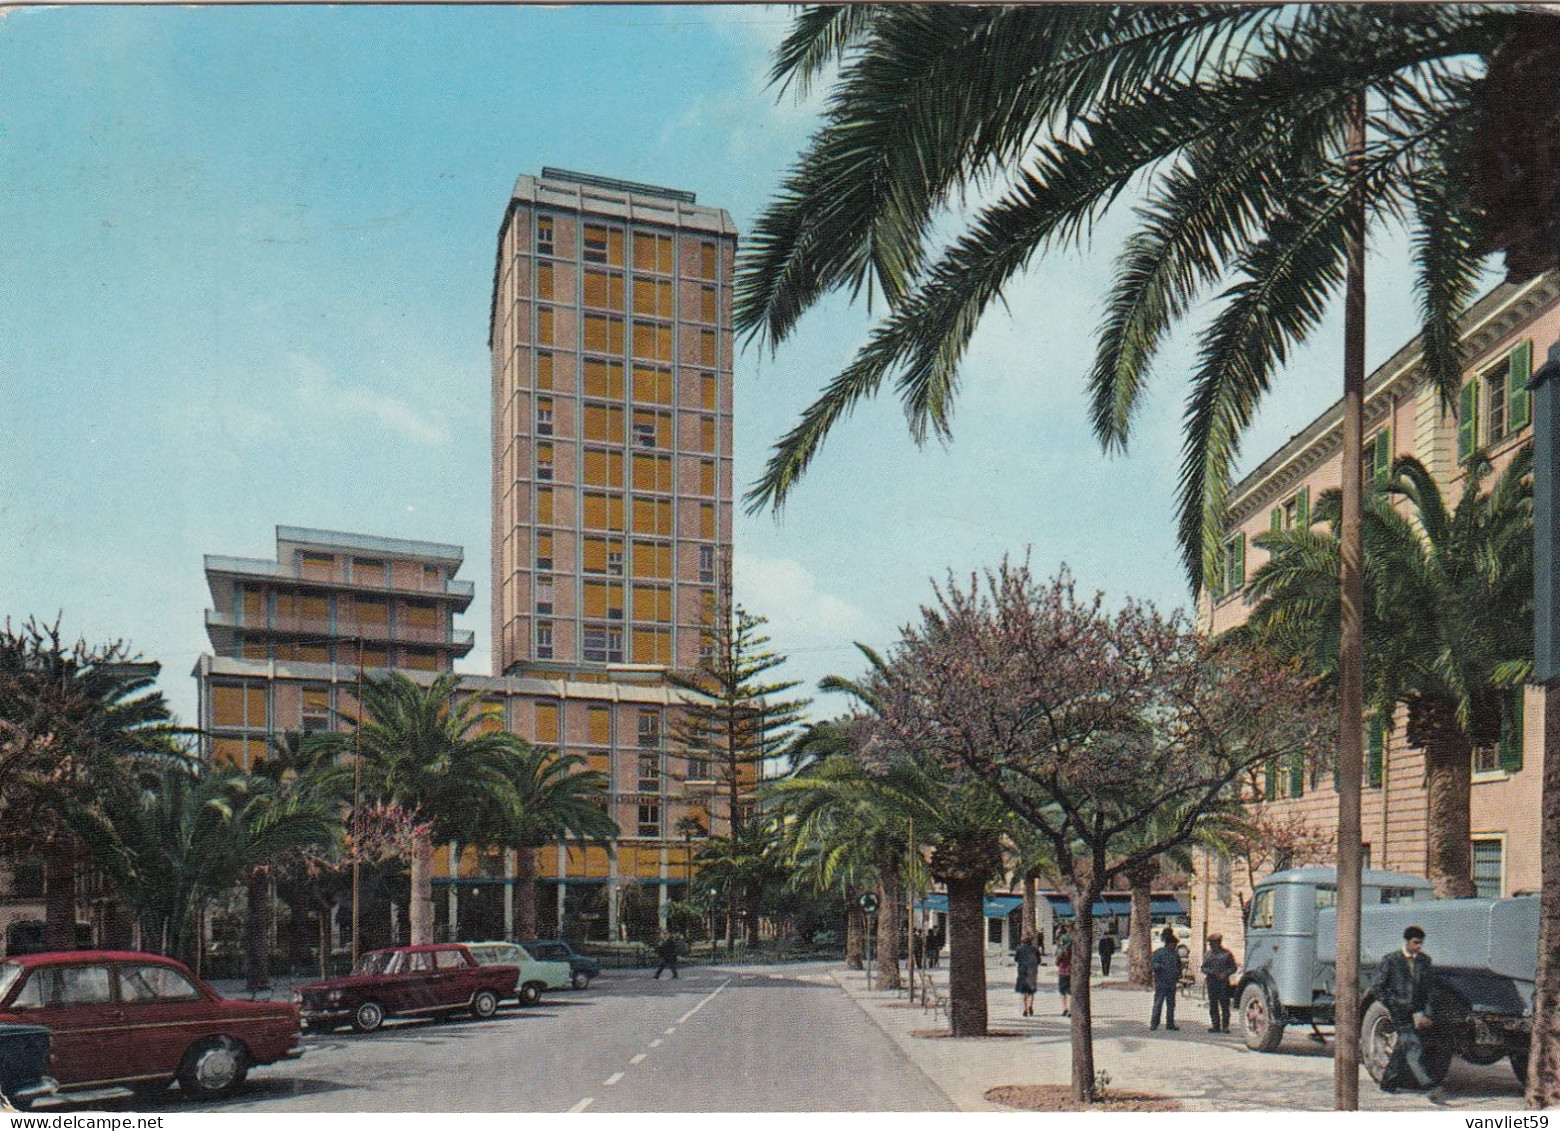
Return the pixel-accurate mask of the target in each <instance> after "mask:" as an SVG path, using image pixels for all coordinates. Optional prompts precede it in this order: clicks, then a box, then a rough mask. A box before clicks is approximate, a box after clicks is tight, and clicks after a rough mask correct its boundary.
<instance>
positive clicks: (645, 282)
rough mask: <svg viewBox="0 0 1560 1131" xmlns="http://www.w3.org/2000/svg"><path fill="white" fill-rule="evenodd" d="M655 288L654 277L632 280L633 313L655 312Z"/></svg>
mask: <svg viewBox="0 0 1560 1131" xmlns="http://www.w3.org/2000/svg"><path fill="white" fill-rule="evenodd" d="M655 288H656V281H655V280H654V279H635V280H634V313H635V314H654V313H655V312H656V301H655ZM636 340H637V339H636Z"/></svg>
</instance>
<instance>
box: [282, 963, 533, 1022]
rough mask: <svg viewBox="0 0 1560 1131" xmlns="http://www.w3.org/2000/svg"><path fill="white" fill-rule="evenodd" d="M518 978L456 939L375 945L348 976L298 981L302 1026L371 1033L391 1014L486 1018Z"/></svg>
mask: <svg viewBox="0 0 1560 1131" xmlns="http://www.w3.org/2000/svg"><path fill="white" fill-rule="evenodd" d="M519 977H520V969H519V967H516V966H482V965H479V964H478V963H477V960H476V959H475V958H473V957H472V956H471V952H470V951H469V950H467V949H466V948H465V947H464V946H461V945H459V944H457V943H447V944H442V945H433V946H398V947H391V948H389V949H387V950H373V951H370V952H369V953H367V954H365V955H364V956H363V957H362V958H360V959H359V960H358V964H357V966H355V967H354V968H353V970H352V973H351V974H348V975H347V976H346V977H344V978H330V979H327V980H326V981H323V982H315V983H313V984H311V985H307V986H299V987H298V988H297V989H296V990H295V991H294V997H295V998H296V1000H297V1002H298V1006H299V1008H300V1009H301V1010H302V1012H303V1023H304V1026H305V1027H306V1028H307V1029H309V1030H310V1031H311V1032H325V1031H328V1030H331V1029H335V1028H338V1027H339V1026H341V1025H345V1024H350V1025H351V1026H352V1027H353V1028H354V1029H356V1030H357V1031H358V1032H359V1033H372V1032H373V1031H374V1030H375V1029H377V1028H379V1027H380V1026H381V1025H383V1024H384V1022H385V1018H387V1017H418V1016H427V1015H429V1014H433V1015H441V1014H442V1015H445V1016H449V1015H451V1014H455V1013H460V1012H462V1011H468V1010H469V1011H470V1013H471V1015H472V1016H473V1017H476V1018H478V1019H484V1018H488V1017H492V1016H493V1014H494V1013H496V1012H498V1003H499V1001H500V1000H501V999H502V998H506V997H512V996H513V995H514V992H515V985H516V982H517V981H518V979H519Z"/></svg>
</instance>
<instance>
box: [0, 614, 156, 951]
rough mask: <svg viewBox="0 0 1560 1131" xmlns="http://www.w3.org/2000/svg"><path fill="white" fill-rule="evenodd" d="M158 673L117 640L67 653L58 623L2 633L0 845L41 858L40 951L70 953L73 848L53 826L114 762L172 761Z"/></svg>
mask: <svg viewBox="0 0 1560 1131" xmlns="http://www.w3.org/2000/svg"><path fill="white" fill-rule="evenodd" d="M158 670H159V669H158V665H157V664H155V663H152V662H147V661H143V660H141V658H140V657H139V656H137V655H135V654H134V653H132V652H131V651H130V649H129V648H128V647H127V646H126V645H125V644H124V642H123V641H112V642H109V643H107V644H102V645H89V644H88V643H87V642H86V641H85V640H80V641H77V642H76V643H75V644H74V645H67V644H65V643H64V641H63V639H62V637H61V636H60V626H59V621H58V620H56V621H55V623H54V624H52V625H47V624H43V623H40V622H39V621H37V620H29V621H28V622H27V623H26V624H24V625H22V626H21V627H20V628H13V627H12V625H11V622H10V621H6V622H5V625H4V628H3V629H0V841H3V842H4V843H5V844H6V845H7V846H9V847H11V848H12V849H16V848H19V847H20V848H26V849H27V850H29V851H35V852H38V853H40V854H41V855H42V856H43V858H44V871H45V878H44V900H45V904H44V906H45V911H44V922H45V927H44V943H45V945H46V946H48V947H50V948H52V949H61V950H64V949H69V948H71V947H74V946H75V945H76V899H75V886H76V872H77V868H78V865H79V854H80V844H79V842H78V841H77V840H76V838H75V836H74V835H73V834H72V832H71V830H70V828H69V827H68V826H67V825H66V824H64V823H63V822H62V821H61V819H60V814H61V806H62V804H64V803H65V802H66V801H70V802H75V803H79V802H82V801H84V800H86V799H89V798H90V797H91V796H92V795H93V792H94V790H95V789H97V788H99V787H100V785H101V783H102V782H104V781H110V780H112V779H113V778H114V776H115V775H117V774H118V773H119V771H120V766H121V763H123V762H124V761H125V760H127V759H132V758H136V757H139V756H154V755H155V756H162V757H167V756H172V755H173V754H174V753H175V747H174V739H175V735H176V733H177V728H176V727H175V725H174V721H173V717H172V715H171V714H170V712H169V710H168V705H167V702H166V700H165V699H164V698H163V695H162V693H161V692H160V691H156V690H154V689H153V687H154V684H155V682H156V679H157V674H158Z"/></svg>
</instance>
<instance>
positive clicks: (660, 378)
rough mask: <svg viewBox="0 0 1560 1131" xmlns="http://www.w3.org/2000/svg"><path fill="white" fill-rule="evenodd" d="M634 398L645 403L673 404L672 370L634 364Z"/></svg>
mask: <svg viewBox="0 0 1560 1131" xmlns="http://www.w3.org/2000/svg"><path fill="white" fill-rule="evenodd" d="M634 400H636V401H640V402H642V403H645V404H666V405H669V404H671V403H672V371H671V370H670V369H659V368H657V367H655V366H652V365H636V366H634Z"/></svg>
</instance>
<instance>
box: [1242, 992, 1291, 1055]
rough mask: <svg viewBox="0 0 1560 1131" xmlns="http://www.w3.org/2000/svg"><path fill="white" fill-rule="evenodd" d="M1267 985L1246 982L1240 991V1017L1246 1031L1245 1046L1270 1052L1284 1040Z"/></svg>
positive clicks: (1282, 1030)
mask: <svg viewBox="0 0 1560 1131" xmlns="http://www.w3.org/2000/svg"><path fill="white" fill-rule="evenodd" d="M1277 1012H1278V1011H1277V1010H1276V1009H1275V1008H1274V1005H1273V1000H1272V998H1271V997H1270V996H1269V995H1268V992H1267V987H1266V986H1264V985H1262V983H1260V982H1248V983H1247V984H1246V988H1245V989H1244V990H1242V991H1241V992H1240V1018H1241V1022H1242V1025H1243V1028H1244V1029H1245V1032H1246V1047H1247V1048H1248V1049H1251V1050H1252V1051H1254V1052H1272V1051H1273V1050H1274V1049H1276V1048H1278V1046H1279V1045H1280V1044H1281V1043H1282V1042H1283V1040H1284V1023H1283V1022H1282V1021H1280V1020H1278V1018H1277V1016H1276V1014H1277Z"/></svg>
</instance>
